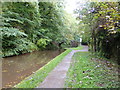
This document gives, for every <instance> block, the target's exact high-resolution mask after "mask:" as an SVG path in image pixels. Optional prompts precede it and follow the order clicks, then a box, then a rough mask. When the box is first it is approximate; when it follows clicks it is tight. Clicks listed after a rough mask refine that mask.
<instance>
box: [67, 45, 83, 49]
mask: <svg viewBox="0 0 120 90" xmlns="http://www.w3.org/2000/svg"><path fill="white" fill-rule="evenodd" d="M65 49H71V50H81V49H83V46H78V47H75V48H65Z"/></svg>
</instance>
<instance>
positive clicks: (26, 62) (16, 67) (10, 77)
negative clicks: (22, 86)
mask: <svg viewBox="0 0 120 90" xmlns="http://www.w3.org/2000/svg"><path fill="white" fill-rule="evenodd" d="M61 52H62V51H35V52H32V53H27V54H24V55H19V56H13V57H7V58H4V59H3V61H2V87H4V88H5V87H6V88H8V87H12V86H14V85H15V84H17V83H19V82H20V81H21V80H23V79H24V78H25V77H27V76H29V75H30V74H32V73H34V72H35V71H36V70H38V69H39V68H40V67H42V66H43V65H45V64H46V63H48V62H49V61H50V60H52V59H53V58H54V57H55V56H57V55H59V54H60V53H61Z"/></svg>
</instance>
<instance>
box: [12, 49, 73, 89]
mask: <svg viewBox="0 0 120 90" xmlns="http://www.w3.org/2000/svg"><path fill="white" fill-rule="evenodd" d="M71 51H72V50H70V49H67V50H66V51H64V52H63V53H61V54H60V55H58V56H57V57H55V58H54V59H53V60H51V61H50V62H48V63H47V64H46V65H45V66H43V67H41V68H40V69H39V70H37V71H36V72H35V73H34V74H31V75H30V76H28V77H26V78H25V79H24V80H22V81H21V82H20V83H18V84H17V85H15V86H14V88H35V87H36V86H37V85H39V84H40V83H41V82H42V81H43V80H44V79H45V78H46V77H47V75H48V73H49V72H50V71H52V70H53V69H54V68H55V67H56V66H57V65H58V64H59V63H60V62H61V61H62V60H63V58H64V57H65V56H66V55H67V54H68V53H70V52H71Z"/></svg>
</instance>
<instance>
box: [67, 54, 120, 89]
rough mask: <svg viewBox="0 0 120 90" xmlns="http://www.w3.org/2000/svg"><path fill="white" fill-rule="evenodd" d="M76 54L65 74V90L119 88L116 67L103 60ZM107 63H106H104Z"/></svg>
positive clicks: (88, 55)
mask: <svg viewBox="0 0 120 90" xmlns="http://www.w3.org/2000/svg"><path fill="white" fill-rule="evenodd" d="M91 58H92V56H90V54H89V52H77V53H75V54H74V56H73V60H72V63H71V66H70V68H69V70H68V73H67V78H66V83H65V87H66V88H119V85H120V83H119V77H118V75H119V73H118V70H119V69H118V67H116V66H117V65H115V64H114V63H110V62H108V61H105V60H103V61H102V60H99V59H95V60H94V59H91ZM105 62H107V63H105Z"/></svg>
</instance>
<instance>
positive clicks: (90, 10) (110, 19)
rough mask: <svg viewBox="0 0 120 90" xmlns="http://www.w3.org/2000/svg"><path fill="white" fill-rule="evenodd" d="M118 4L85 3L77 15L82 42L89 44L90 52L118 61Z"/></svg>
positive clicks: (119, 37) (119, 45)
mask: <svg viewBox="0 0 120 90" xmlns="http://www.w3.org/2000/svg"><path fill="white" fill-rule="evenodd" d="M119 4H120V3H119V2H87V4H85V5H83V7H82V9H79V8H78V10H76V12H77V13H79V17H78V19H79V20H80V22H79V29H80V31H84V33H82V32H81V34H82V35H81V36H82V39H83V42H87V43H89V46H90V50H91V51H92V52H98V53H101V55H103V56H105V57H107V58H114V60H119V59H120V57H119V52H120V49H119V47H120V43H119V41H118V40H119V39H120V32H119V28H120V25H119V23H120V21H119V19H120V16H119V12H118V11H119V9H118V8H119V6H120V5H119Z"/></svg>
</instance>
